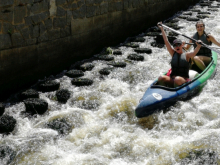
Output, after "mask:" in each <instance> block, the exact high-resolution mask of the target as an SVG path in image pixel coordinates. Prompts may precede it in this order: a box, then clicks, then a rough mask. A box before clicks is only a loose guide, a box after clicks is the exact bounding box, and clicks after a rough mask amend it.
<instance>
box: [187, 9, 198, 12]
mask: <svg viewBox="0 0 220 165" xmlns="http://www.w3.org/2000/svg"><path fill="white" fill-rule="evenodd" d="M190 11H192V12H201V10H200V9H191V10H190Z"/></svg>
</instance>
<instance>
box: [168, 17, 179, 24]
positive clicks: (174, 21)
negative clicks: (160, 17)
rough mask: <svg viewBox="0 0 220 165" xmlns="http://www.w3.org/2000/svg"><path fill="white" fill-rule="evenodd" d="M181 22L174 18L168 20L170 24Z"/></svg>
mask: <svg viewBox="0 0 220 165" xmlns="http://www.w3.org/2000/svg"><path fill="white" fill-rule="evenodd" d="M179 21H180V20H179V19H178V18H174V19H171V20H168V21H167V22H169V23H177V22H179Z"/></svg>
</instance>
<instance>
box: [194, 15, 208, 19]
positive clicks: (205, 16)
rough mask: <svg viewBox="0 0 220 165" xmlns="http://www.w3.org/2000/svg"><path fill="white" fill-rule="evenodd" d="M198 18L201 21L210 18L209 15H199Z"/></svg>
mask: <svg viewBox="0 0 220 165" xmlns="http://www.w3.org/2000/svg"><path fill="white" fill-rule="evenodd" d="M196 17H197V18H199V19H204V18H209V16H208V15H201V14H200V15H197V16H196Z"/></svg>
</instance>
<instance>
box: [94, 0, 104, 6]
mask: <svg viewBox="0 0 220 165" xmlns="http://www.w3.org/2000/svg"><path fill="white" fill-rule="evenodd" d="M102 2H103V0H94V4H96V5H97V4H100V3H102Z"/></svg>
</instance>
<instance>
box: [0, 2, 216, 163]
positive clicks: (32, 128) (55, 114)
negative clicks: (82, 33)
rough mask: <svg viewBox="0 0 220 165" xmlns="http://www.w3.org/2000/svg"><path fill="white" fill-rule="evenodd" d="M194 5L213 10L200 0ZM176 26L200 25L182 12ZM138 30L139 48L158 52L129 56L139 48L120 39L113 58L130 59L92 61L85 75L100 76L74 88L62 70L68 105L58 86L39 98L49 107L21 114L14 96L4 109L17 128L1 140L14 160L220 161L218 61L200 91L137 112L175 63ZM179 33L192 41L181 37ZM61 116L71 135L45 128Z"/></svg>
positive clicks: (210, 23) (210, 28) (211, 28)
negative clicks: (141, 114) (118, 64)
mask: <svg viewBox="0 0 220 165" xmlns="http://www.w3.org/2000/svg"><path fill="white" fill-rule="evenodd" d="M216 4H217V2H216V1H214V2H213V5H216ZM193 8H196V9H197V8H199V9H201V10H202V11H207V9H208V7H207V6H206V7H201V6H199V5H198V4H197V5H196V6H194V7H193ZM181 12H182V11H181ZM181 12H180V13H181ZM209 12H210V13H211V14H210V15H209V18H205V19H203V21H204V23H205V25H206V26H205V28H206V29H205V30H206V32H210V33H211V34H212V35H213V36H214V37H215V38H216V40H217V41H220V23H219V22H220V9H219V11H209ZM177 14H179V13H177ZM193 15H196V12H193ZM161 21H164V20H161ZM178 25H179V26H182V27H183V28H181V29H180V30H179V31H180V32H181V33H183V34H185V35H188V36H192V34H194V33H195V32H196V28H195V22H191V21H187V20H185V19H180V21H179V22H178ZM155 26H156V25H155ZM146 30H147V29H146ZM167 34H168V31H167ZM140 36H143V37H144V38H145V41H144V42H138V44H139V47H140V48H150V49H152V53H151V54H146V53H142V54H141V55H143V56H144V61H136V62H135V61H130V60H127V56H128V55H129V54H132V53H134V50H133V48H130V47H125V46H123V45H122V44H121V46H120V45H119V48H118V49H120V50H121V51H122V55H121V56H114V57H115V61H123V62H126V64H127V66H126V67H125V68H115V69H114V70H112V71H111V73H110V74H109V75H108V76H100V74H99V70H100V69H102V68H104V67H107V66H108V65H107V63H106V62H105V61H101V60H95V61H93V62H92V63H93V64H94V65H95V67H94V68H93V69H92V70H91V71H86V72H84V73H85V75H84V77H85V78H90V79H92V80H93V81H94V83H93V84H92V85H91V86H86V87H76V86H74V85H72V84H71V78H69V77H67V76H65V75H64V73H65V72H66V71H63V72H62V73H60V74H59V76H58V77H59V78H57V81H59V82H60V84H61V86H60V88H61V89H68V90H69V91H70V92H71V97H70V99H69V100H68V101H67V103H66V104H61V103H58V102H57V101H56V99H54V98H55V91H54V92H46V93H43V92H41V93H40V98H41V99H44V100H45V101H47V102H48V104H49V108H48V111H47V112H46V113H45V114H43V115H37V116H35V117H28V116H24V115H22V112H23V111H25V105H24V103H23V102H17V103H16V104H12V103H10V100H8V102H7V106H6V109H5V114H8V115H10V116H13V117H14V118H15V119H16V120H17V125H16V128H15V130H14V131H13V132H12V133H11V134H9V135H6V136H5V135H0V144H1V145H7V146H9V147H10V148H12V149H13V150H14V151H15V156H14V158H13V160H12V161H11V162H10V164H12V165H33V164H35V165H88V164H89V165H116V164H118V165H181V164H195V165H197V164H220V160H219V159H218V157H219V154H220V101H219V98H220V83H219V79H220V72H219V71H220V64H219V63H220V61H218V66H217V73H216V75H215V77H214V79H211V80H208V82H207V84H206V86H205V87H204V88H203V90H202V92H201V93H200V94H199V95H198V96H195V97H193V98H192V99H190V100H188V101H179V102H177V103H176V104H175V105H174V106H172V107H170V108H168V109H164V110H163V111H160V112H158V113H156V114H153V115H151V116H149V117H145V118H140V119H139V118H137V117H135V114H134V110H135V107H136V106H137V105H138V102H139V100H140V99H141V97H142V96H143V94H144V92H145V91H146V89H147V88H148V87H149V85H150V84H151V83H152V82H153V81H154V80H155V79H156V78H157V77H158V76H159V75H161V74H163V73H164V72H165V71H167V70H168V69H169V68H170V63H169V62H170V60H171V57H170V55H169V53H168V51H167V50H166V48H165V47H163V48H157V47H152V46H151V44H150V43H151V42H153V41H154V37H150V36H145V35H144V33H143V34H140ZM178 38H181V39H182V40H184V41H187V42H188V39H186V38H183V37H182V36H179V37H178ZM60 75H61V76H60ZM62 118H63V119H65V120H66V121H67V122H68V124H69V125H70V126H71V130H70V131H68V132H67V133H66V134H65V135H60V134H59V133H58V132H57V131H56V130H53V129H50V128H47V127H46V124H47V123H48V122H50V121H52V120H54V119H62ZM7 160H8V158H5V159H0V164H7Z"/></svg>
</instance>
